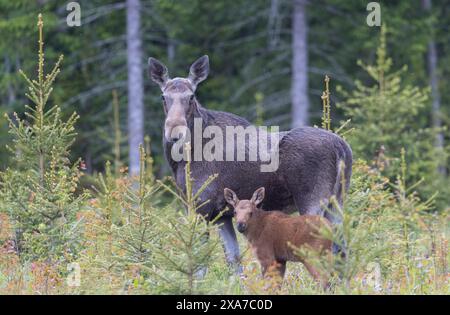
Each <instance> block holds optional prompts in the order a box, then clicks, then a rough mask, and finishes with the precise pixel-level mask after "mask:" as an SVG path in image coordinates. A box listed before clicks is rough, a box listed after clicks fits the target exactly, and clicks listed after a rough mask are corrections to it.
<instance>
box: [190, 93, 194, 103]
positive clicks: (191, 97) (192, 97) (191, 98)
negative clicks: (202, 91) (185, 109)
mask: <svg viewBox="0 0 450 315" xmlns="http://www.w3.org/2000/svg"><path fill="white" fill-rule="evenodd" d="M193 100H194V94H192V95H191V96H190V97H189V101H191V102H192V101H193Z"/></svg>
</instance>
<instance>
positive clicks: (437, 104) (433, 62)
mask: <svg viewBox="0 0 450 315" xmlns="http://www.w3.org/2000/svg"><path fill="white" fill-rule="evenodd" d="M422 7H423V8H424V9H425V10H427V11H429V12H430V11H431V0H422ZM427 63H428V74H429V77H430V78H429V79H430V86H431V98H432V112H431V116H432V124H433V127H435V128H441V127H442V120H441V116H440V115H441V113H440V109H441V96H440V94H439V77H438V73H437V71H438V70H437V64H438V56H437V49H436V43H435V41H434V38H433V36H430V40H429V41H428V52H427ZM436 147H437V148H439V149H440V150H443V149H444V135H443V134H442V132H441V131H440V132H438V134H437V135H436ZM438 172H439V173H440V174H442V175H446V169H445V166H444V165H440V166H439V167H438Z"/></svg>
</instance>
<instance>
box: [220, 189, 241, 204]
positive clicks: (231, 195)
mask: <svg viewBox="0 0 450 315" xmlns="http://www.w3.org/2000/svg"><path fill="white" fill-rule="evenodd" d="M223 195H224V196H225V200H226V202H228V203H229V204H230V205H232V206H233V207H236V205H237V204H238V202H239V199H238V197H237V196H236V193H235V192H234V191H232V190H231V189H228V188H225V189H224V190H223Z"/></svg>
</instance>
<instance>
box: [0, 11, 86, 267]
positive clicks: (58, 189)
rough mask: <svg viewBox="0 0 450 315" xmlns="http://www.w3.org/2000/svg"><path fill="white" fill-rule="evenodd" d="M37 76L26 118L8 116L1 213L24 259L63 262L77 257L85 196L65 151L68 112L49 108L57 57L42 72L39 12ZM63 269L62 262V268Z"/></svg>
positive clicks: (70, 130)
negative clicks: (7, 155)
mask: <svg viewBox="0 0 450 315" xmlns="http://www.w3.org/2000/svg"><path fill="white" fill-rule="evenodd" d="M37 25H38V30H39V42H38V44H39V57H38V77H37V79H36V80H33V79H30V78H29V77H28V76H27V75H26V74H25V73H23V72H21V74H22V76H23V77H24V79H25V80H26V82H27V83H28V93H27V94H26V96H27V97H28V98H29V99H30V100H31V102H32V103H33V105H32V106H29V105H26V111H25V118H20V117H19V115H18V114H16V113H14V115H13V117H12V118H11V117H7V119H8V120H9V128H10V129H9V132H10V134H11V136H12V138H13V143H12V145H11V146H8V149H9V151H10V152H11V153H12V155H13V157H14V159H13V160H14V163H13V165H12V166H10V167H9V168H8V169H6V170H5V172H3V173H2V174H1V183H0V194H1V197H2V198H3V203H4V209H3V210H4V211H6V212H7V213H8V215H9V216H10V219H11V220H12V222H13V224H14V227H15V230H16V240H15V241H16V247H17V250H18V252H19V254H20V256H21V258H22V259H23V260H32V261H35V260H41V261H46V262H49V263H57V262H68V261H71V260H73V259H74V258H75V257H76V254H77V250H78V246H77V245H78V242H79V237H78V236H79V234H78V232H79V223H80V222H79V220H77V216H76V214H77V212H78V210H79V209H80V207H81V202H82V200H83V198H84V195H83V194H76V190H77V186H78V181H79V178H80V176H81V173H80V170H79V161H78V162H76V163H75V164H72V163H71V162H70V160H69V149H70V146H71V145H72V143H73V142H74V140H75V136H76V133H75V128H74V124H75V122H76V120H77V119H78V115H77V114H76V113H73V114H72V115H71V116H70V117H69V118H68V120H66V121H63V118H62V117H61V110H60V107H59V106H58V105H54V106H51V107H49V106H48V100H49V97H50V96H51V94H52V91H53V87H52V84H53V82H54V81H55V79H56V76H57V75H58V73H59V71H60V69H59V65H60V63H61V61H62V56H61V57H60V58H59V60H58V61H57V63H56V64H55V66H54V67H53V69H52V71H51V72H49V73H47V74H46V73H45V70H44V42H43V26H44V23H43V20H42V15H39V18H38V24H37ZM64 268H65V266H64Z"/></svg>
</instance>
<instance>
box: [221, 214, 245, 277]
mask: <svg viewBox="0 0 450 315" xmlns="http://www.w3.org/2000/svg"><path fill="white" fill-rule="evenodd" d="M217 224H219V234H220V238H221V239H222V242H223V247H224V250H225V256H226V259H227V262H228V264H229V265H231V266H232V267H233V268H234V270H235V271H236V272H237V273H238V274H241V273H242V266H241V265H240V253H239V244H238V241H237V238H236V233H235V232H234V227H233V221H232V217H229V216H226V217H221V218H220V219H218V220H217Z"/></svg>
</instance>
